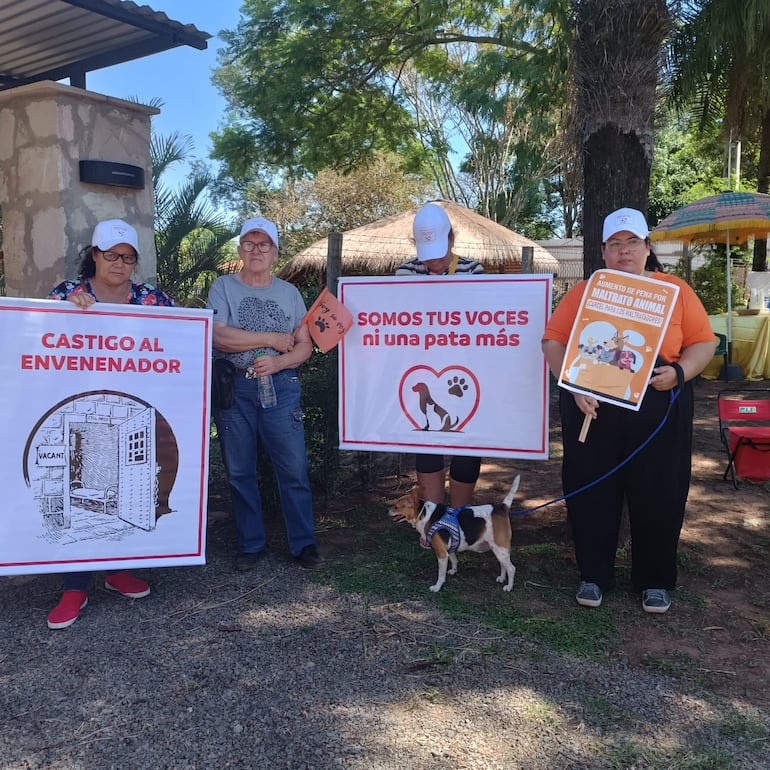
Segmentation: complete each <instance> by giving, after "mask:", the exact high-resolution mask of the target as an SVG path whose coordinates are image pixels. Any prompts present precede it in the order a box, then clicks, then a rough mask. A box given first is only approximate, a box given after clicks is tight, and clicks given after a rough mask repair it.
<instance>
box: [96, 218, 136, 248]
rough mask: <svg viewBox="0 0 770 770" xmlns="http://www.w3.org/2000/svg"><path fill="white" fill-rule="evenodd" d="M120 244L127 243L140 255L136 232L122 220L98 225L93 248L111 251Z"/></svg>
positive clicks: (109, 220) (112, 220) (107, 221)
mask: <svg viewBox="0 0 770 770" xmlns="http://www.w3.org/2000/svg"><path fill="white" fill-rule="evenodd" d="M119 243H127V244H128V245H129V246H133V247H134V251H135V252H136V253H137V254H138V253H139V239H138V237H137V235H136V230H134V228H133V227H131V225H129V224H126V223H125V222H124V221H123V220H122V219H106V220H105V221H104V222H99V224H98V225H96V227H95V228H94V234H93V236H92V238H91V245H92V246H96V248H97V249H99V251H109V250H110V249H111V248H113V247H114V246H117V245H118V244H119Z"/></svg>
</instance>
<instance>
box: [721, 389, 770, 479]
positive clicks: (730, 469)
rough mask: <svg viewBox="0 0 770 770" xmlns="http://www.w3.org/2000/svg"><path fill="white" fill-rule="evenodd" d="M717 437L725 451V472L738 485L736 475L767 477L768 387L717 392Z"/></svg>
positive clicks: (769, 476) (769, 435)
mask: <svg viewBox="0 0 770 770" xmlns="http://www.w3.org/2000/svg"><path fill="white" fill-rule="evenodd" d="M717 408H718V411H719V437H720V439H721V440H722V445H723V446H724V448H725V451H726V452H727V468H725V472H724V476H723V477H722V478H724V480H725V481H727V474H728V473H729V474H730V477H731V478H732V481H733V486H734V487H735V488H736V489H737V488H738V477H740V478H743V479H748V480H749V481H767V480H768V479H770V388H762V389H760V388H743V389H740V388H726V389H725V390H721V391H719V393H718V395H717Z"/></svg>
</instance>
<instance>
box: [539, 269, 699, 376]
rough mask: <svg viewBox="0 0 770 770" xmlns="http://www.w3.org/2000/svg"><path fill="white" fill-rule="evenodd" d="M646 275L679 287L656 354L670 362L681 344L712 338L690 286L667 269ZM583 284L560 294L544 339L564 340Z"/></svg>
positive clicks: (678, 352)
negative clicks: (665, 271) (561, 295)
mask: <svg viewBox="0 0 770 770" xmlns="http://www.w3.org/2000/svg"><path fill="white" fill-rule="evenodd" d="M650 277H651V278H653V279H654V280H656V281H665V282H667V283H673V284H676V285H677V286H678V287H679V296H678V297H677V299H676V304H675V305H674V310H673V312H672V313H671V320H670V321H669V324H668V329H666V333H665V335H664V336H663V342H662V343H661V346H660V353H659V355H660V357H661V358H664V359H665V360H666V361H668V362H669V363H673V362H674V361H678V360H679V359H680V357H681V355H682V350H684V348H686V347H689V346H690V345H694V344H695V343H697V342H714V330H713V329H712V328H711V324H710V323H709V317H708V314H707V313H706V309H705V308H704V307H703V303H702V302H701V301H700V300H699V299H698V295H697V294H696V293H695V292H694V291H693V290H692V287H691V286H690V285H689V284H688V283H687V282H685V281H683V280H682V279H681V278H679V277H678V276H675V275H671V274H670V273H661V272H655V273H653V274H652V276H650ZM585 287H586V281H581V282H580V283H578V284H576V285H575V286H573V287H572V288H571V289H570V290H569V291H568V292H567V293H566V294H565V295H564V297H563V298H562V300H561V302H559V304H558V305H557V307H556V310H554V311H553V315H552V316H551V318H550V320H549V321H548V323H547V324H546V327H545V333H544V334H543V339H544V340H555V341H556V342H561V343H562V344H564V345H566V344H567V342H568V341H569V335H570V333H571V332H572V326H573V325H574V323H575V318H576V316H577V311H578V307H580V301H581V300H582V299H583V292H584V291H585Z"/></svg>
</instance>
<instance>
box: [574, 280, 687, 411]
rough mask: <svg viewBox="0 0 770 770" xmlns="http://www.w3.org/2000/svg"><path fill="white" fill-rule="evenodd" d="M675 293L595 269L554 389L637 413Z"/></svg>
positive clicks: (675, 289)
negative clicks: (560, 388) (559, 388)
mask: <svg viewBox="0 0 770 770" xmlns="http://www.w3.org/2000/svg"><path fill="white" fill-rule="evenodd" d="M678 296H679V287H678V286H676V285H675V284H671V283H664V282H663V281H656V280H655V279H654V278H647V277H645V276H641V275H633V274H632V273H624V272H621V271H618V270H597V271H596V272H595V273H594V274H593V275H592V276H591V277H590V278H589V279H588V282H587V284H586V289H585V292H584V294H583V299H582V301H581V303H580V306H579V308H578V312H577V316H576V318H575V323H574V325H573V327H572V332H571V334H570V338H569V341H568V342H567V351H566V354H565V356H564V363H563V365H562V370H561V372H560V374H559V385H560V387H562V388H566V389H567V390H570V391H572V392H574V393H584V394H588V395H591V396H593V397H595V398H596V399H598V400H600V401H607V402H611V403H613V404H617V405H618V406H622V407H625V408H627V409H633V410H634V411H638V410H639V407H640V406H641V403H642V399H643V398H644V394H645V391H646V390H647V383H648V382H649V380H650V376H651V375H652V370H653V368H654V367H655V359H656V358H657V356H658V352H659V350H660V345H661V342H662V341H663V335H664V334H665V332H666V329H667V328H668V323H669V320H670V319H671V313H672V312H673V309H674V304H675V303H676V299H677V297H678Z"/></svg>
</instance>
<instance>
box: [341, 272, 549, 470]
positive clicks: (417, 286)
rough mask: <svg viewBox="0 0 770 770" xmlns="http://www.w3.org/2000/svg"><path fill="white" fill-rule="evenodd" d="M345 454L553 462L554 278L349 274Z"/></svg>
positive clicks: (344, 287) (344, 284) (345, 282)
mask: <svg viewBox="0 0 770 770" xmlns="http://www.w3.org/2000/svg"><path fill="white" fill-rule="evenodd" d="M338 296H339V299H340V300H341V301H342V303H343V304H344V305H345V307H346V308H347V309H348V310H349V311H350V312H351V313H352V315H353V321H354V323H353V326H352V328H351V329H350V330H349V331H348V333H347V334H346V335H345V337H344V338H343V340H342V343H341V345H340V359H339V368H340V412H339V413H340V448H342V449H355V450H365V451H381V452H382V451H384V452H416V453H423V454H426V453H427V454H434V453H435V454H441V453H443V454H448V455H476V456H484V457H509V458H523V459H528V460H546V459H548V370H547V366H546V363H545V360H544V357H543V354H542V352H541V348H540V341H541V339H542V336H543V329H544V328H545V324H546V321H547V319H548V315H549V313H550V307H551V276H550V275H479V276H467V277H466V276H456V275H455V276H438V277H429V278H426V277H416V278H411V277H405V278H402V277H376V278H374V277H373V278H342V279H340V283H339V291H338Z"/></svg>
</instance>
